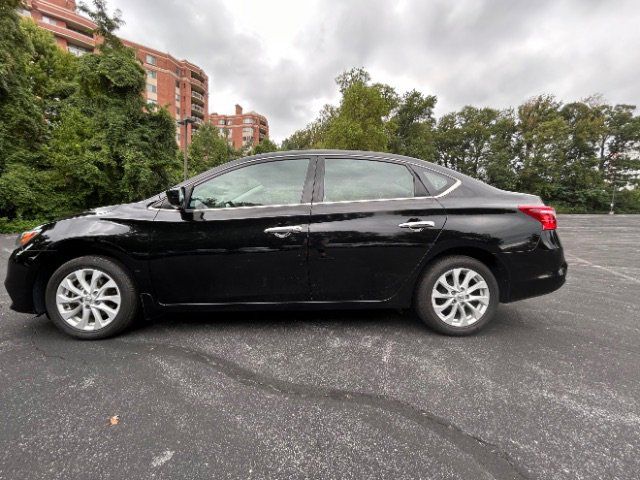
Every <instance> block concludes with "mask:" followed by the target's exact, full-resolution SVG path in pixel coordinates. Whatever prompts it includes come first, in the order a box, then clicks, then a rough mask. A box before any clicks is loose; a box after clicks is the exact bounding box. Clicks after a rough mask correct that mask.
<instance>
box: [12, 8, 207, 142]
mask: <svg viewBox="0 0 640 480" xmlns="http://www.w3.org/2000/svg"><path fill="white" fill-rule="evenodd" d="M20 13H21V14H22V15H24V16H30V17H31V18H33V20H34V21H35V22H36V23H37V24H38V25H39V26H40V27H42V28H44V29H46V30H49V31H50V32H51V33H53V35H54V36H55V38H56V41H57V42H58V45H59V46H60V47H61V48H63V49H65V50H67V51H69V52H70V53H72V54H74V55H84V54H85V53H91V52H93V51H94V49H95V47H96V42H97V39H96V38H95V37H94V35H93V33H92V32H93V30H94V29H95V24H94V23H93V22H92V21H91V20H89V19H88V18H86V17H83V16H82V15H79V14H78V13H77V12H76V2H75V0H26V1H25V8H23V9H21V12H20ZM122 41H123V43H124V44H125V45H127V46H129V47H131V48H133V49H134V50H135V51H136V55H137V57H138V59H139V60H140V62H141V63H142V64H143V67H144V69H145V71H146V74H147V85H146V91H145V96H146V99H147V101H149V102H151V103H155V104H158V105H161V106H163V107H167V109H168V110H169V112H170V113H171V114H172V115H173V116H175V118H176V120H182V119H183V118H186V117H192V118H193V119H194V120H195V122H196V123H195V124H194V125H193V126H192V125H187V139H188V141H189V142H190V139H191V133H192V129H193V128H198V125H202V124H203V123H204V122H205V121H207V117H208V115H207V112H208V111H209V79H208V77H207V75H206V74H205V73H204V71H203V70H202V69H201V68H200V67H198V66H197V65H194V64H193V63H191V62H188V61H187V60H177V59H175V58H174V57H172V56H171V55H169V54H168V53H164V52H160V51H158V50H154V49H152V48H149V47H145V46H144V45H140V44H137V43H133V42H130V41H128V40H124V39H123V40H122ZM183 132H184V127H176V141H177V142H178V143H179V144H180V146H181V147H184V141H185V139H184V138H183V137H184V135H183Z"/></svg>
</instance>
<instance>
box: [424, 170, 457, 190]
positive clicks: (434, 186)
mask: <svg viewBox="0 0 640 480" xmlns="http://www.w3.org/2000/svg"><path fill="white" fill-rule="evenodd" d="M420 176H421V177H422V180H423V181H424V183H425V186H426V187H427V190H429V193H430V194H431V195H440V194H441V193H442V192H444V191H446V190H447V189H448V188H449V187H451V186H452V185H453V184H454V183H455V180H454V179H453V178H451V177H447V176H445V175H440V174H439V173H436V172H434V171H432V170H426V169H420Z"/></svg>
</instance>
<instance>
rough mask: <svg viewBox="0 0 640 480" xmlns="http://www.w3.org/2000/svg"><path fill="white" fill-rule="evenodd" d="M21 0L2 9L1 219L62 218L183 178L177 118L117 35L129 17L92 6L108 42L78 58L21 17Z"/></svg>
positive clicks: (138, 195)
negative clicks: (153, 96)
mask: <svg viewBox="0 0 640 480" xmlns="http://www.w3.org/2000/svg"><path fill="white" fill-rule="evenodd" d="M17 6H18V2H15V1H13V0H10V4H9V6H7V3H6V2H5V3H3V4H2V6H1V7H0V14H1V15H2V17H0V23H2V25H3V28H2V37H0V42H1V45H2V53H0V54H1V55H2V56H3V62H4V60H5V59H6V60H7V61H8V63H7V64H6V65H5V64H4V63H3V65H4V67H3V70H2V72H3V80H2V81H1V82H0V84H2V86H3V88H4V90H3V91H2V96H1V97H0V148H2V151H3V156H2V159H1V160H0V162H1V164H0V217H5V218H8V219H10V220H12V221H13V220H19V219H26V218H32V219H40V218H53V217H56V216H59V215H62V214H66V213H70V212H73V211H77V210H82V209H86V208H87V207H93V206H97V205H100V204H106V203H120V202H123V201H130V200H134V199H139V198H144V197H145V196H150V195H151V194H153V193H155V192H157V191H159V190H162V189H164V188H166V187H167V186H168V185H170V184H172V183H173V182H175V181H176V179H177V178H178V175H179V164H178V163H177V162H176V150H177V146H176V142H175V121H174V120H173V118H171V116H170V115H169V114H168V112H167V111H165V110H163V109H157V108H155V107H153V106H151V105H147V104H146V102H145V100H144V98H143V96H142V92H143V89H144V85H145V77H144V70H143V69H142V67H141V65H140V64H139V62H138V60H137V59H136V58H135V55H134V52H133V51H132V50H130V49H128V48H126V47H124V46H123V45H122V43H121V42H120V41H119V40H118V39H117V37H116V36H115V35H114V34H113V30H114V29H115V28H116V27H117V26H118V25H119V24H120V21H119V19H118V18H117V17H113V18H112V17H109V15H108V14H107V12H106V7H105V4H104V2H103V1H99V0H98V1H95V2H94V8H93V9H89V8H88V7H84V8H85V9H86V10H87V11H88V12H89V13H90V16H91V17H92V18H93V20H94V21H95V22H96V23H97V25H98V29H97V30H98V33H99V34H100V35H101V36H102V38H103V39H104V42H102V44H101V45H100V47H99V54H96V55H85V56H83V57H82V58H78V59H76V58H75V57H73V56H72V55H70V54H68V53H66V52H64V51H62V50H61V49H59V48H58V47H57V46H56V43H55V40H54V39H53V37H52V35H51V34H50V33H48V32H46V31H45V30H43V29H40V28H38V27H37V26H36V25H35V24H34V23H33V22H32V21H31V20H23V21H22V23H20V20H19V18H18V16H17V14H16V8H17ZM5 32H8V34H5ZM7 52H9V53H7ZM5 152H6V154H5Z"/></svg>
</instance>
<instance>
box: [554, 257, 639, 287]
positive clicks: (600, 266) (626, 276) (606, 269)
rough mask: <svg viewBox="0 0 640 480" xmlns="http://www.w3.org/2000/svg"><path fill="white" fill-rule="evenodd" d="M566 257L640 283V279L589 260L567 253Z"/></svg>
mask: <svg viewBox="0 0 640 480" xmlns="http://www.w3.org/2000/svg"><path fill="white" fill-rule="evenodd" d="M565 256H567V257H570V258H573V259H574V260H578V261H579V262H583V263H585V264H587V265H589V266H590V267H593V268H598V269H600V270H604V271H605V272H608V273H610V274H612V275H616V276H618V277H621V278H624V279H626V280H630V281H632V282H635V283H640V279H638V278H635V277H631V276H629V275H625V274H624V273H620V272H617V271H615V270H613V269H611V268H607V267H603V266H602V265H598V264H595V263H593V262H590V261H589V260H585V259H584V258H580V257H576V256H575V255H572V254H570V253H566V252H565Z"/></svg>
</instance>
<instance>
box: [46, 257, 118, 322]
mask: <svg viewBox="0 0 640 480" xmlns="http://www.w3.org/2000/svg"><path fill="white" fill-rule="evenodd" d="M121 303H122V298H121V296H120V289H119V288H118V285H117V284H116V282H115V281H114V280H113V278H111V277H110V276H109V275H108V274H106V273H105V272H103V271H101V270H97V269H95V268H83V269H80V270H75V271H73V272H71V273H70V274H69V275H67V276H66V277H65V278H64V279H63V280H62V281H61V282H60V284H59V285H58V290H57V292H56V306H57V308H58V312H59V313H60V316H61V317H62V318H63V320H64V321H65V322H66V323H67V324H69V325H70V326H72V327H73V328H77V329H78V330H83V331H93V330H99V329H101V328H104V327H106V326H107V325H109V324H110V323H111V322H113V320H114V319H115V318H116V316H117V315H118V311H119V310H120V304H121Z"/></svg>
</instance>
